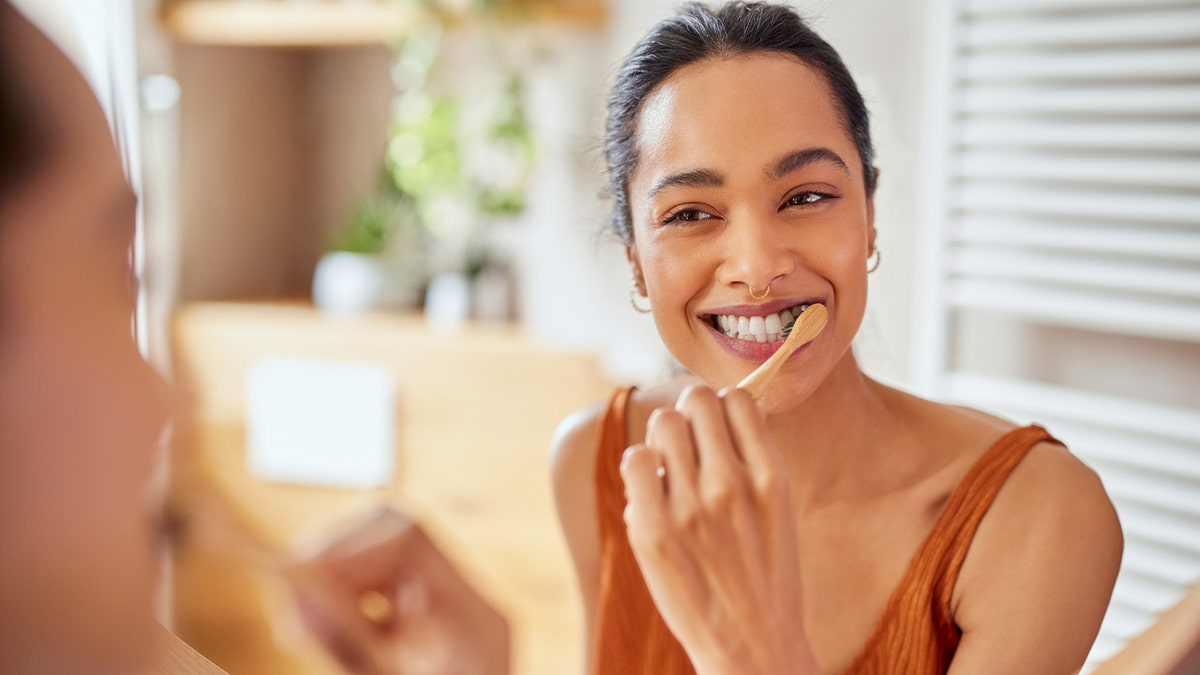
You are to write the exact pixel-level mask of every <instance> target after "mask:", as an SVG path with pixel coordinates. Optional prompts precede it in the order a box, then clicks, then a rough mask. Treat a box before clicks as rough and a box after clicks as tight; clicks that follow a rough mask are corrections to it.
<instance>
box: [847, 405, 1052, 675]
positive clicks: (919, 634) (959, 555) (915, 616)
mask: <svg viewBox="0 0 1200 675" xmlns="http://www.w3.org/2000/svg"><path fill="white" fill-rule="evenodd" d="M1042 441H1050V442H1053V443H1060V442H1059V441H1058V440H1057V439H1055V438H1054V437H1053V436H1051V435H1050V433H1049V432H1047V431H1046V430H1045V429H1043V428H1042V427H1040V426H1037V425H1030V426H1025V427H1018V428H1016V429H1012V430H1011V431H1008V432H1006V433H1005V434H1004V435H1003V436H1001V437H1000V438H999V439H997V440H996V442H995V443H993V444H992V446H991V447H990V448H988V450H987V451H986V452H984V453H983V455H982V456H980V458H979V459H978V460H976V462H975V464H974V465H973V466H972V467H971V468H970V470H968V471H967V474H966V476H964V477H963V479H962V481H961V482H960V483H959V484H958V487H956V488H955V489H954V491H953V492H952V493H951V495H950V498H949V500H948V502H947V504H946V506H945V508H944V509H943V511H942V514H941V516H939V517H938V520H937V522H936V523H935V524H934V526H933V529H932V530H931V531H930V533H929V535H928V536H927V537H926V538H925V541H924V542H923V543H922V544H921V547H920V548H919V549H918V550H917V553H916V555H915V556H913V559H912V561H911V563H910V564H909V567H908V569H907V570H906V571H905V574H904V577H903V579H902V580H901V582H900V585H899V586H897V587H896V589H895V590H894V591H893V593H892V596H891V598H890V599H889V600H888V604H887V606H886V607H885V609H884V611H883V614H882V616H880V618H879V621H878V623H877V624H876V626H875V630H874V632H873V633H872V634H871V637H870V639H868V640H867V643H866V645H865V646H864V647H863V650H862V651H861V652H860V653H859V655H858V658H856V659H855V661H854V663H853V664H851V666H850V668H848V669H847V670H846V671H845V672H846V673H856V674H857V673H868V672H869V673H875V672H899V671H894V668H892V666H894V665H895V664H896V663H900V662H903V663H906V664H909V665H911V666H912V668H915V669H916V670H912V671H911V672H918V670H919V671H920V672H925V670H924V669H923V667H922V668H918V666H916V665H913V664H918V663H937V664H942V666H940V667H944V666H945V665H946V664H948V663H949V662H950V659H951V658H952V657H953V654H954V651H955V650H956V649H957V647H958V638H959V631H958V627H957V626H956V625H955V624H954V616H953V611H952V608H951V598H952V596H953V594H954V586H955V584H956V583H957V581H958V575H959V572H960V571H961V570H962V565H963V561H964V560H965V559H966V557H967V552H968V551H969V550H970V548H971V542H972V541H973V540H974V538H975V533H976V532H977V531H978V529H979V524H980V523H981V522H982V521H983V517H984V515H986V514H987V511H988V509H989V508H990V507H991V505H992V502H993V501H995V499H996V495H997V494H998V493H999V492H1000V488H1001V487H1002V486H1003V485H1004V482H1005V481H1006V480H1007V479H1008V476H1009V474H1011V473H1012V470H1013V469H1014V468H1016V466H1017V465H1018V464H1020V462H1021V460H1022V459H1024V458H1025V455H1026V454H1028V452H1029V450H1030V448H1032V447H1033V446H1035V445H1037V444H1038V443H1040V442H1042ZM1060 444H1061V443H1060ZM880 664H892V666H887V667H883V668H882V669H880ZM904 672H910V671H904ZM929 672H934V670H929ZM938 672H943V671H938Z"/></svg>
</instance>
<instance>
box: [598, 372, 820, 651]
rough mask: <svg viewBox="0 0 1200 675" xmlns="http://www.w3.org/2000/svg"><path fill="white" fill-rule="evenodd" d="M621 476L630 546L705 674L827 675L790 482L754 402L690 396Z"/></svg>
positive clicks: (660, 414) (657, 417) (741, 395)
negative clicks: (808, 625) (811, 630)
mask: <svg viewBox="0 0 1200 675" xmlns="http://www.w3.org/2000/svg"><path fill="white" fill-rule="evenodd" d="M660 467H661V468H662V469H663V472H662V473H660V471H659V469H660ZM621 475H622V476H623V477H624V480H625V492H626V498H627V500H628V506H627V507H626V510H625V523H626V526H627V528H628V533H629V543H630V545H631V546H632V548H633V553H634V556H635V557H636V558H637V561H638V565H639V566H640V567H641V570H642V575H643V576H644V577H645V580H646V585H647V587H648V588H649V590H650V595H651V597H652V598H653V599H654V604H655V605H656V606H657V607H658V611H659V613H660V614H662V617H663V619H664V620H665V621H666V623H667V626H668V627H669V628H670V629H671V632H672V633H674V635H675V637H676V638H677V639H678V640H679V642H680V643H681V644H682V645H683V647H684V649H685V650H686V651H687V653H688V656H689V657H690V658H691V660H692V663H693V665H694V666H695V667H696V671H697V672H698V673H700V674H701V675H729V674H732V673H738V674H739V675H750V674H763V675H766V674H768V673H806V672H817V671H816V663H815V661H814V659H813V656H812V652H811V650H810V649H809V647H808V642H807V640H806V639H805V637H804V636H805V633H804V621H803V617H804V612H803V597H802V591H801V584H800V564H799V556H798V548H797V538H796V532H795V524H794V518H795V516H794V513H793V510H792V501H791V497H790V496H789V493H788V483H787V479H786V475H785V473H784V468H783V465H782V459H781V458H780V456H779V454H778V453H777V452H776V450H775V449H774V447H772V444H771V442H770V439H769V437H768V434H767V429H766V424H765V422H764V420H763V418H762V415H761V414H760V412H759V411H758V408H757V406H756V404H755V403H754V401H753V400H752V399H751V398H750V396H749V395H748V394H747V393H746V392H744V391H741V390H737V389H735V390H731V391H727V392H723V393H722V394H721V395H720V396H719V397H718V396H717V395H716V394H715V393H714V392H713V391H712V390H711V389H708V388H707V387H689V388H688V389H687V390H685V391H684V393H683V394H682V395H681V396H680V398H679V401H678V403H677V404H676V406H675V409H674V410H671V409H659V410H656V411H655V412H654V414H653V415H652V416H651V418H650V422H649V426H648V427H647V431H646V442H645V444H643V445H635V446H632V447H631V448H629V450H627V451H626V453H625V457H624V459H623V461H622V463H621Z"/></svg>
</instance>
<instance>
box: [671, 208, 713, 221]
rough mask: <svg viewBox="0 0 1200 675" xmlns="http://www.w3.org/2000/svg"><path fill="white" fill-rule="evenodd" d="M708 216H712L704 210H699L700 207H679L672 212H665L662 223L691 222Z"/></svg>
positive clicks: (705, 218) (706, 218)
mask: <svg viewBox="0 0 1200 675" xmlns="http://www.w3.org/2000/svg"><path fill="white" fill-rule="evenodd" d="M709 218H712V215H710V214H708V213H705V212H704V211H701V210H700V209H680V210H678V211H673V212H671V213H669V214H667V217H666V218H663V222H664V223H677V222H683V223H692V222H696V221H698V220H708V219H709Z"/></svg>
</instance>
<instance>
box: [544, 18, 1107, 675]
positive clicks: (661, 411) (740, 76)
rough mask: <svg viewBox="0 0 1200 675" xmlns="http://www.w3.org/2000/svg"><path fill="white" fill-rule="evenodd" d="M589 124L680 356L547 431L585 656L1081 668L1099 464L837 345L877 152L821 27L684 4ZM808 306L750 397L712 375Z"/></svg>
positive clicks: (738, 664)
mask: <svg viewBox="0 0 1200 675" xmlns="http://www.w3.org/2000/svg"><path fill="white" fill-rule="evenodd" d="M605 147H606V155H607V159H608V168H609V172H608V177H609V191H610V192H611V194H612V197H613V212H612V216H611V219H610V225H611V229H612V230H613V232H614V233H615V234H616V235H617V236H618V237H619V238H620V239H621V241H622V242H623V243H624V244H625V247H626V252H627V255H628V259H629V262H630V265H631V272H632V275H633V278H634V282H635V285H636V288H637V289H638V292H639V293H640V294H641V295H644V296H646V297H648V298H649V299H650V306H651V307H652V311H653V315H654V321H655V326H656V327H657V329H658V333H659V335H660V336H661V338H662V340H663V342H664V343H665V344H666V346H667V347H668V349H669V350H670V351H671V353H672V354H673V355H674V356H675V358H676V359H677V360H678V361H679V362H680V363H681V364H682V365H683V366H684V368H686V370H687V371H689V375H688V376H686V377H683V378H680V379H678V380H674V381H670V382H666V383H663V384H661V385H659V386H655V387H651V388H647V389H641V390H634V389H632V388H626V389H622V390H620V391H618V392H617V393H616V394H614V396H613V397H612V399H611V400H610V401H609V403H608V404H607V405H598V406H596V407H594V408H591V409H587V410H583V411H580V412H579V413H577V414H575V415H573V416H572V417H570V418H568V419H567V420H566V421H564V423H563V424H562V425H561V427H560V429H559V432H558V434H557V436H556V439H555V442H554V444H555V456H554V473H555V476H554V479H555V485H556V491H557V495H558V506H559V513H560V518H561V520H562V523H563V528H564V531H565V534H566V537H567V540H568V543H569V545H570V547H571V550H572V553H573V555H574V558H575V562H576V567H577V570H578V573H579V578H580V582H581V585H582V591H583V598H584V601H585V606H586V608H587V616H586V619H587V624H588V638H589V640H588V644H589V668H590V671H591V672H595V673H617V672H620V673H655V674H667V675H676V674H689V675H690V674H691V673H702V674H705V675H717V674H721V675H725V674H730V675H731V674H733V673H738V674H739V675H744V674H754V673H764V674H765V673H780V672H789V673H818V672H820V673H833V672H852V673H866V672H904V673H944V672H962V673H965V672H971V673H975V672H1022V673H1047V674H1050V673H1053V674H1056V675H1057V674H1060V673H1065V672H1069V671H1071V670H1072V669H1075V668H1078V667H1079V666H1080V665H1081V664H1082V663H1083V661H1084V658H1085V657H1086V655H1087V653H1088V649H1089V647H1090V646H1091V643H1092V641H1093V639H1094V638H1095V636H1096V631H1097V629H1098V627H1099V625H1100V621H1101V618H1102V616H1103V614H1104V611H1105V607H1106V606H1107V603H1108V598H1109V594H1110V592H1111V589H1112V585H1113V580H1114V578H1115V576H1116V572H1117V567H1118V564H1119V561H1120V556H1121V548H1122V541H1121V534H1120V528H1119V525H1118V523H1117V520H1116V517H1115V514H1114V512H1113V509H1112V506H1111V504H1110V503H1109V500H1108V497H1107V495H1106V494H1105V492H1104V489H1103V487H1102V486H1101V485H1100V483H1099V481H1098V480H1097V478H1096V476H1095V475H1094V474H1093V473H1092V472H1091V471H1090V470H1089V469H1087V468H1086V467H1085V466H1084V465H1083V464H1082V463H1081V462H1079V461H1078V460H1076V459H1075V458H1074V457H1072V456H1071V455H1070V454H1069V453H1068V452H1067V451H1066V449H1065V448H1064V447H1063V446H1062V445H1061V444H1060V443H1058V441H1057V440H1055V439H1054V438H1053V437H1052V436H1051V435H1050V434H1049V433H1048V432H1047V431H1046V430H1044V429H1042V428H1040V427H1036V426H1029V427H1018V426H1016V425H1014V424H1012V423H1010V422H1008V421H1005V420H1002V419H998V418H994V417H991V416H988V415H985V414H983V413H980V412H977V411H973V410H968V409H963V408H956V407H950V406H945V405H941V404H938V403H934V402H931V401H926V400H922V399H920V398H917V397H914V396H911V395H909V394H907V393H905V392H902V391H899V390H896V389H893V388H890V387H887V386H884V385H883V384H880V383H878V382H876V381H874V380H872V379H870V378H868V377H867V376H866V375H864V374H863V373H862V371H861V370H860V369H859V367H858V364H857V362H856V360H855V356H854V353H853V351H852V350H851V341H852V339H853V338H854V336H855V334H856V333H857V331H858V329H859V326H860V324H861V322H862V319H863V314H864V310H865V306H866V298H867V273H868V267H869V264H868V260H869V259H871V257H872V255H873V254H874V253H876V251H875V235H876V232H875V224H874V217H875V213H874V201H873V195H874V191H875V184H876V179H877V172H876V170H875V167H874V164H873V162H874V151H873V148H872V144H871V138H870V129H869V124H868V121H867V112H866V108H865V106H864V104H863V99H862V97H861V95H860V94H859V92H858V90H857V88H856V86H855V84H854V81H853V79H852V78H851V77H850V75H849V73H848V72H847V70H846V68H845V66H844V65H843V64H842V62H841V60H840V58H839V57H838V55H837V53H836V52H835V51H834V50H833V48H832V47H830V46H829V45H828V44H827V43H825V42H824V40H822V39H821V38H820V37H819V36H817V35H816V34H815V33H814V32H813V31H812V30H811V29H809V28H808V26H806V25H805V24H804V23H803V21H802V20H801V19H800V18H799V17H798V16H797V15H796V14H795V13H794V12H793V11H792V10H791V9H789V8H786V7H783V6H774V5H768V4H758V3H751V4H745V3H731V4H729V5H726V6H724V7H722V8H721V9H719V10H716V11H712V10H709V9H706V8H704V7H702V6H700V5H694V4H693V5H688V6H686V7H685V8H684V9H683V10H682V11H681V12H680V13H679V14H678V15H676V16H674V17H672V18H669V19H667V20H665V21H663V22H662V23H660V24H659V25H658V26H656V27H654V28H653V29H652V30H651V31H650V33H649V34H648V35H647V36H646V37H645V38H643V40H642V41H641V42H640V43H639V44H638V45H637V46H636V47H635V48H634V51H633V53H632V54H631V55H630V56H629V58H628V59H627V61H626V62H625V64H624V66H623V68H622V70H621V72H620V75H619V76H618V78H617V81H616V83H615V85H614V87H613V92H612V94H611V97H610V99H609V118H608V126H607V139H606V145H605ZM818 303H819V304H821V305H823V306H824V307H825V309H826V310H827V312H828V324H827V326H826V327H825V329H824V330H823V331H822V332H821V333H820V335H818V336H817V337H816V338H815V339H813V340H812V342H810V343H809V344H807V345H805V346H804V347H803V348H801V349H799V350H797V351H796V352H795V353H793V354H792V355H791V356H790V357H789V358H788V359H787V360H786V362H785V363H784V365H783V367H782V368H781V370H780V371H779V374H778V375H777V376H776V377H775V379H774V380H773V381H772V383H771V384H770V385H769V386H768V387H767V388H766V390H765V392H764V394H763V396H762V398H761V399H760V400H759V401H758V403H757V404H755V403H754V402H753V401H752V400H751V399H750V398H749V396H748V395H747V394H746V393H745V392H743V391H740V390H737V389H729V388H730V387H733V386H734V385H736V384H737V383H738V382H739V381H741V380H742V379H743V378H745V377H746V376H747V375H748V374H749V373H750V372H751V371H754V370H755V369H756V368H757V367H759V366H760V365H761V364H762V363H763V362H764V361H766V360H767V359H768V358H769V357H770V356H771V355H772V354H774V353H775V352H776V351H778V350H779V349H780V347H781V345H782V344H783V330H782V326H784V325H786V323H787V322H788V321H790V320H792V319H794V318H795V316H796V314H798V313H800V312H801V311H803V309H804V308H805V307H806V306H811V305H815V304H818ZM722 389H723V390H724V391H722V392H721V393H719V394H718V393H716V391H715V390H722Z"/></svg>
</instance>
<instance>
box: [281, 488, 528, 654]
mask: <svg viewBox="0 0 1200 675" xmlns="http://www.w3.org/2000/svg"><path fill="white" fill-rule="evenodd" d="M292 576H293V579H294V580H298V581H297V582H295V583H293V586H294V587H295V592H296V596H297V604H298V606H299V610H300V615H301V619H302V621H303V623H304V625H305V626H306V627H307V628H308V629H309V630H310V631H311V632H312V633H313V634H314V635H315V636H316V637H317V638H318V639H319V640H320V641H321V643H322V644H324V645H325V647H326V648H327V649H328V650H329V651H330V653H331V654H333V655H334V657H335V658H337V660H338V661H339V662H340V663H341V664H342V665H343V666H344V667H345V668H347V669H348V670H349V671H350V672H352V673H356V674H359V675H507V673H508V672H509V634H508V622H507V621H506V620H505V618H504V617H503V616H502V615H501V614H500V613H499V612H497V611H496V609H495V608H493V607H492V606H491V605H489V604H488V603H487V601H485V600H484V599H483V598H482V597H481V596H480V595H479V594H478V593H477V592H476V591H475V589H474V588H472V587H471V586H470V585H469V584H468V583H467V581H466V580H465V579H463V578H462V576H461V575H460V574H459V573H458V570H457V569H455V567H454V565H453V563H451V562H450V561H449V560H448V559H447V558H446V557H445V555H443V554H442V552H441V551H440V550H439V549H438V548H437V546H436V545H435V544H434V543H433V542H432V541H431V540H430V539H429V537H428V536H427V535H426V534H425V532H424V531H423V530H422V529H421V527H420V526H419V525H417V524H416V523H414V522H412V521H411V520H409V519H407V518H405V517H403V516H401V515H400V514H398V513H396V512H395V511H393V510H384V511H381V512H379V513H377V514H374V515H371V516H369V517H367V518H366V519H364V520H363V521H361V522H359V523H356V524H355V525H353V526H351V527H350V528H348V529H347V530H345V531H344V532H341V533H339V534H338V535H337V536H336V537H335V538H334V539H333V540H332V541H331V542H330V543H328V544H327V545H325V546H324V547H322V548H321V549H320V550H319V551H318V552H317V553H316V554H315V555H313V556H311V557H309V558H308V559H307V560H305V561H304V562H302V563H300V564H299V565H297V567H296V568H295V569H294V570H293V574H292Z"/></svg>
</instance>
